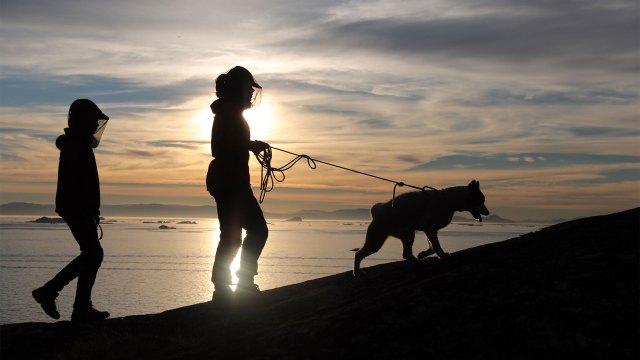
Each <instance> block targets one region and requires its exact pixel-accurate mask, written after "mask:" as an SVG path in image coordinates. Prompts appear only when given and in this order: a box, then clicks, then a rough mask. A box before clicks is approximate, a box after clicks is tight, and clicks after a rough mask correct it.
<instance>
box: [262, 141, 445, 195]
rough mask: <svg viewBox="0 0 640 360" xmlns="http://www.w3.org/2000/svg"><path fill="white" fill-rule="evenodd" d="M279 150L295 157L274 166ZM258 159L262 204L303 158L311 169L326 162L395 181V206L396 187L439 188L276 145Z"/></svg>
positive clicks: (379, 178)
mask: <svg viewBox="0 0 640 360" xmlns="http://www.w3.org/2000/svg"><path fill="white" fill-rule="evenodd" d="M272 149H275V150H278V151H281V152H284V153H287V154H290V155H293V156H294V158H293V159H291V160H290V161H289V162H288V163H286V164H284V165H283V166H281V167H273V166H272V165H271V160H272V158H273V150H272ZM255 156H256V159H257V160H258V162H259V163H260V166H261V168H260V179H261V180H260V203H261V204H262V202H263V201H264V198H265V196H266V195H267V193H268V192H271V191H272V190H273V188H274V186H275V184H276V183H277V182H283V181H284V179H285V178H286V176H285V174H284V172H285V171H287V170H289V169H291V168H292V167H293V166H294V165H295V164H297V163H298V161H300V160H302V159H306V160H307V165H309V167H310V168H311V169H315V168H316V167H317V164H316V163H320V164H324V165H328V166H332V167H335V168H338V169H342V170H346V171H350V172H353V173H356V174H360V175H365V176H369V177H372V178H374V179H378V180H382V181H386V182H390V183H393V184H394V185H393V198H392V202H391V204H392V206H393V202H394V201H395V198H396V189H397V188H398V187H403V186H407V187H410V188H413V189H416V190H421V191H426V190H427V189H429V190H438V189H436V188H433V187H431V186H426V185H425V186H422V187H418V186H415V185H410V184H407V183H404V182H402V181H396V180H392V179H387V178H384V177H381V176H377V175H373V174H369V173H366V172H364V171H359V170H355V169H351V168H348V167H345V166H341V165H337V164H333V163H330V162H327V161H322V160H318V159H315V158H312V157H311V156H309V155H306V154H296V153H294V152H291V151H287V150H284V149H279V148H277V147H275V146H269V147H268V148H266V149H264V150H262V151H261V152H259V153H257V154H255Z"/></svg>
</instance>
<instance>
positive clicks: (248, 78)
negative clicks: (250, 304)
mask: <svg viewBox="0 0 640 360" xmlns="http://www.w3.org/2000/svg"><path fill="white" fill-rule="evenodd" d="M261 90H262V87H261V86H260V85H258V84H257V83H256V82H255V80H254V78H253V75H251V73H250V72H249V71H248V70H247V69H245V68H243V67H241V66H236V67H234V68H232V69H231V70H229V71H228V72H227V73H225V74H221V75H220V76H218V78H217V79H216V96H217V97H218V99H217V100H216V101H214V102H213V103H212V104H211V111H213V113H214V114H215V116H214V118H213V128H212V130H211V155H212V156H213V157H214V159H213V160H212V161H211V163H210V164H209V171H208V173H207V190H208V191H209V193H210V194H211V195H212V196H213V197H214V198H215V200H216V205H217V208H218V220H219V222H220V242H219V244H218V248H217V250H216V255H215V260H214V263H213V274H212V276H211V281H212V282H213V284H214V288H215V291H214V299H216V298H219V297H222V298H225V297H228V296H230V295H231V294H232V292H231V288H230V286H229V285H230V284H231V270H230V265H231V262H232V261H233V259H234V258H235V256H236V254H237V253H238V250H239V249H240V246H242V253H241V255H240V269H239V270H238V272H237V276H238V286H237V288H236V292H237V293H239V294H243V293H244V294H258V293H259V291H260V289H259V288H258V286H257V285H256V284H255V283H254V276H255V275H256V274H257V273H258V258H259V257H260V254H261V253H262V249H263V248H264V245H265V242H266V241H267V236H268V234H269V231H268V229H267V223H266V221H265V219H264V215H263V214H262V209H260V205H259V204H258V201H257V200H256V198H255V196H254V195H253V191H252V190H251V184H250V181H249V151H253V152H255V153H257V152H260V151H262V150H264V149H266V148H268V147H269V145H268V144H267V143H264V142H262V141H251V139H250V138H251V136H250V130H249V124H247V121H246V120H245V118H244V116H243V115H242V112H243V111H244V110H246V109H249V108H251V107H252V106H255V105H257V104H258V103H259V99H260V92H261ZM243 228H244V229H245V230H246V232H247V234H246V237H245V238H244V240H243V239H242V229H243Z"/></svg>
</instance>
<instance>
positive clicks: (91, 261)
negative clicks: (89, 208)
mask: <svg viewBox="0 0 640 360" xmlns="http://www.w3.org/2000/svg"><path fill="white" fill-rule="evenodd" d="M63 219H64V220H65V222H66V223H67V225H68V226H69V229H70V230H71V233H72V234H73V237H74V239H75V240H76V242H77V243H78V245H80V255H79V256H78V257H76V258H75V259H73V261H71V262H70V263H69V264H68V265H67V266H65V267H64V268H63V269H62V270H61V271H60V272H59V273H58V274H57V275H56V276H55V277H54V278H53V279H52V280H51V281H49V282H48V283H47V285H46V286H47V287H50V288H51V289H53V290H56V291H58V292H59V291H60V290H62V289H63V288H64V287H65V286H66V285H68V284H69V283H70V282H71V281H72V280H73V279H75V278H76V277H77V278H78V283H77V288H76V297H75V302H74V305H73V306H74V308H75V307H84V306H88V305H90V304H91V291H92V289H93V284H94V283H95V280H96V275H97V273H98V269H99V268H100V265H101V264H102V259H103V257H104V251H103V250H102V246H100V241H99V240H98V233H97V231H96V223H95V220H94V218H93V217H92V216H91V215H74V216H63Z"/></svg>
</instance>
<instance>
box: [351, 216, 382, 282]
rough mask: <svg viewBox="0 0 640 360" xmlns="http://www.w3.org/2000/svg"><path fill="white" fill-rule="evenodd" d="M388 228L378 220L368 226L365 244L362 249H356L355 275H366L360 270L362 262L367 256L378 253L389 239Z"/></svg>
mask: <svg viewBox="0 0 640 360" xmlns="http://www.w3.org/2000/svg"><path fill="white" fill-rule="evenodd" d="M387 236H388V230H387V228H386V226H383V225H382V224H379V223H378V222H377V221H375V220H374V221H371V224H369V227H368V228H367V237H366V239H365V241H364V245H363V246H362V249H360V250H358V251H356V254H355V256H354V260H353V275H354V276H358V275H364V272H363V271H362V270H360V262H361V261H362V259H364V258H365V257H367V256H369V255H371V254H374V253H376V252H377V251H378V250H380V248H381V247H382V244H384V241H385V240H386V239H387Z"/></svg>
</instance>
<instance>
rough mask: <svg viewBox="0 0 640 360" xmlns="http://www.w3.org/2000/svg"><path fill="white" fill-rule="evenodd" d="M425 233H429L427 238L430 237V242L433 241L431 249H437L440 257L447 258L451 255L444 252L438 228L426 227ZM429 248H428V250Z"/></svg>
mask: <svg viewBox="0 0 640 360" xmlns="http://www.w3.org/2000/svg"><path fill="white" fill-rule="evenodd" d="M424 233H425V234H426V235H427V238H429V242H430V243H431V249H429V250H433V251H435V252H436V254H438V257H439V258H440V259H445V258H447V257H449V254H448V253H446V252H444V251H443V250H442V247H440V240H439V239H438V230H436V229H434V228H432V227H426V228H425V230H424ZM429 250H427V252H428V251H429Z"/></svg>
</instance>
